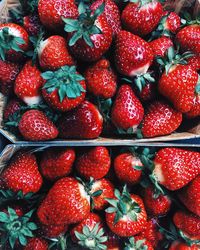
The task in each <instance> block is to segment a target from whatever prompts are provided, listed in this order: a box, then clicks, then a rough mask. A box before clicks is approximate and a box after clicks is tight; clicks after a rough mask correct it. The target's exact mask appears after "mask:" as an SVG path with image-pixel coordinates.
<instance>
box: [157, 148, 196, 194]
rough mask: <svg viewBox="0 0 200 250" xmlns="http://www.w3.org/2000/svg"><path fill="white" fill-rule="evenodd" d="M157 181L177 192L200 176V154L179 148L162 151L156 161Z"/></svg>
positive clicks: (158, 153)
mask: <svg viewBox="0 0 200 250" xmlns="http://www.w3.org/2000/svg"><path fill="white" fill-rule="evenodd" d="M154 164H155V168H154V171H153V175H154V177H155V178H156V179H157V181H158V182H159V183H160V184H162V185H163V186H164V187H166V188H168V189H169V190H177V189H180V188H182V187H184V186H185V185H187V184H188V183H189V182H190V181H192V180H193V179H194V178H195V177H196V176H197V175H199V174H200V153H199V152H194V151H189V150H185V149H179V148H173V147H172V148H163V149H160V150H159V151H158V152H157V153H156V156H155V159H154Z"/></svg>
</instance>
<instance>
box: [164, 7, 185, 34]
mask: <svg viewBox="0 0 200 250" xmlns="http://www.w3.org/2000/svg"><path fill="white" fill-rule="evenodd" d="M161 25H162V26H163V28H164V29H165V30H167V31H168V32H171V33H176V32H177V31H178V29H179V28H180V27H181V18H180V16H179V15H178V14H177V13H176V12H173V11H171V12H168V11H165V12H164V13H163V18H162V20H161Z"/></svg>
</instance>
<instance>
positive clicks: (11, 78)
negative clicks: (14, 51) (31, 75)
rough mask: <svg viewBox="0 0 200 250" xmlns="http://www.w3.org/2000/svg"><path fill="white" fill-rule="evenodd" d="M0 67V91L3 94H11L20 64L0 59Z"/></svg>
mask: <svg viewBox="0 0 200 250" xmlns="http://www.w3.org/2000/svg"><path fill="white" fill-rule="evenodd" d="M0 69H1V70H0V91H1V93H2V94H3V95H6V96H7V95H11V94H13V92H14V82H15V79H16V77H17V75H18V74H19V72H20V69H21V66H20V65H19V64H17V63H11V62H8V61H2V60H0Z"/></svg>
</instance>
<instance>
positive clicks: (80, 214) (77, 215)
mask: <svg viewBox="0 0 200 250" xmlns="http://www.w3.org/2000/svg"><path fill="white" fill-rule="evenodd" d="M89 212H90V203H89V196H88V195H87V193H86V191H85V189H84V186H83V185H82V184H81V183H79V182H78V181H77V180H76V179H74V178H72V177H65V178H62V179H60V180H58V181H57V182H56V183H55V184H54V185H53V187H52V188H51V189H50V190H49V192H48V194H47V196H46V197H45V199H44V200H43V201H42V203H41V204H40V206H39V208H38V211H37V215H38V218H39V220H40V222H41V223H43V224H45V225H52V224H54V225H63V224H71V223H79V222H81V221H82V220H84V219H85V218H87V216H88V215H89Z"/></svg>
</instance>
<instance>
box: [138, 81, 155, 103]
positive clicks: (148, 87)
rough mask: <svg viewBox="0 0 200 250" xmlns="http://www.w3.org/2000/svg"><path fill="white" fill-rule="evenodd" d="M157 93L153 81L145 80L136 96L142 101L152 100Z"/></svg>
mask: <svg viewBox="0 0 200 250" xmlns="http://www.w3.org/2000/svg"><path fill="white" fill-rule="evenodd" d="M156 94H157V85H156V84H155V83H154V82H147V83H146V84H145V86H144V87H143V89H142V91H141V92H139V91H138V96H139V98H140V100H141V101H142V102H149V101H152V100H153V99H154V98H155V97H156Z"/></svg>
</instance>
